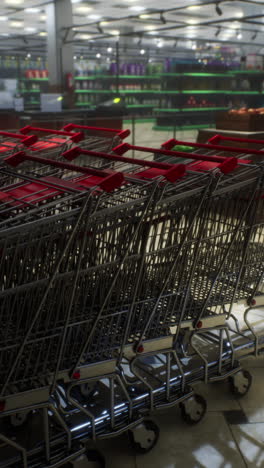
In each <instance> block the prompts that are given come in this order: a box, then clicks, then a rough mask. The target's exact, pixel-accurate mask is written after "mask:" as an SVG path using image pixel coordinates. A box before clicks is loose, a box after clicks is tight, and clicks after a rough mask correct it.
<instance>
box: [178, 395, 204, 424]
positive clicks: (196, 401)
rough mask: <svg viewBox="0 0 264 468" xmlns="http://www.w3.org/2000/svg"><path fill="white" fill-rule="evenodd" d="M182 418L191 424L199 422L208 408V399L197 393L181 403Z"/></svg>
mask: <svg viewBox="0 0 264 468" xmlns="http://www.w3.org/2000/svg"><path fill="white" fill-rule="evenodd" d="M179 407H180V410H181V416H182V419H183V420H184V421H185V422H186V423H187V424H190V425H193V424H197V423H199V422H200V421H201V420H202V419H203V417H204V415H205V413H206V409H207V403H206V400H205V399H204V398H203V397H202V396H201V395H198V394H197V393H195V394H194V395H193V396H192V397H190V398H188V400H185V401H183V402H181V403H180V404H179Z"/></svg>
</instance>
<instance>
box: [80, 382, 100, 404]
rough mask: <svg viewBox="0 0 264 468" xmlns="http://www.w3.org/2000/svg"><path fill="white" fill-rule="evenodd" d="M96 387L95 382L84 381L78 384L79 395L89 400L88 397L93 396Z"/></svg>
mask: <svg viewBox="0 0 264 468" xmlns="http://www.w3.org/2000/svg"><path fill="white" fill-rule="evenodd" d="M97 388H98V384H97V382H90V383H84V384H82V385H80V393H81V395H82V396H83V397H84V398H86V399H87V400H89V399H90V398H93V397H94V395H95V393H96V391H97Z"/></svg>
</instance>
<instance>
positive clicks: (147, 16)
mask: <svg viewBox="0 0 264 468" xmlns="http://www.w3.org/2000/svg"><path fill="white" fill-rule="evenodd" d="M139 17H140V19H148V18H150V15H144V14H143V15H139Z"/></svg>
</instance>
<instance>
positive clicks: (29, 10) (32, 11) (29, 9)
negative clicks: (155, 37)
mask: <svg viewBox="0 0 264 468" xmlns="http://www.w3.org/2000/svg"><path fill="white" fill-rule="evenodd" d="M40 11H41V10H40V8H26V9H25V12H26V13H39V12H40Z"/></svg>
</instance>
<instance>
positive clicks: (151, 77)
mask: <svg viewBox="0 0 264 468" xmlns="http://www.w3.org/2000/svg"><path fill="white" fill-rule="evenodd" d="M98 78H100V79H103V80H106V79H111V80H115V79H116V75H89V76H75V78H74V79H75V80H77V81H84V80H97V79H98ZM159 78H160V76H159V75H118V79H119V80H120V79H126V80H130V79H131V80H138V79H141V80H148V79H149V80H158V79H159Z"/></svg>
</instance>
